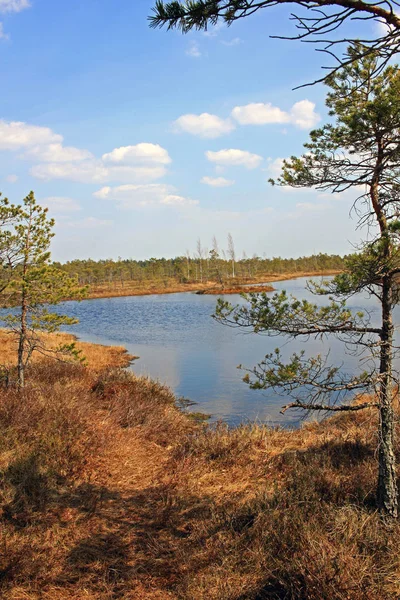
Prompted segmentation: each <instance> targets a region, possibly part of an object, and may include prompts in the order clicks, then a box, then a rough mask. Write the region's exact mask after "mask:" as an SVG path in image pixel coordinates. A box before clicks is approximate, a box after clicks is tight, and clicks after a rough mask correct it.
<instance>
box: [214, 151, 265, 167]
mask: <svg viewBox="0 0 400 600" xmlns="http://www.w3.org/2000/svg"><path fill="white" fill-rule="evenodd" d="M206 157H207V159H208V160H209V161H210V162H213V163H216V164H217V165H220V166H224V167H225V166H226V167H232V166H234V167H237V166H241V167H245V168H246V169H256V168H257V167H258V166H260V164H261V161H262V156H259V155H258V154H251V153H250V152H247V151H246V150H237V149H235V148H230V149H226V150H219V151H218V152H212V151H211V150H208V151H207V152H206Z"/></svg>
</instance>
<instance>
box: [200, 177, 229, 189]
mask: <svg viewBox="0 0 400 600" xmlns="http://www.w3.org/2000/svg"><path fill="white" fill-rule="evenodd" d="M201 183H205V184H206V185H211V186H212V187H228V186H230V185H233V184H234V183H235V182H234V181H233V179H225V177H208V176H204V177H203V178H202V179H201Z"/></svg>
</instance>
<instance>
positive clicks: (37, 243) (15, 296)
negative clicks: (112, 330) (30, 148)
mask: <svg viewBox="0 0 400 600" xmlns="http://www.w3.org/2000/svg"><path fill="white" fill-rule="evenodd" d="M53 227H54V220H53V219H49V218H48V215H47V208H43V207H41V206H40V205H38V204H37V202H36V200H35V196H34V193H33V192H30V194H29V195H28V196H27V197H26V198H25V199H24V201H23V206H22V207H20V208H19V209H18V210H17V212H16V219H15V223H14V224H13V228H12V229H11V230H10V231H9V236H8V241H9V242H10V241H12V244H11V246H10V247H12V248H13V250H12V251H13V261H12V265H11V272H12V280H11V282H10V283H9V284H8V297H7V298H8V303H9V304H11V305H12V306H14V307H18V308H17V309H16V310H13V311H12V313H10V314H8V315H7V316H5V317H3V321H4V322H5V324H6V326H7V327H9V328H10V329H11V330H12V331H13V332H14V334H15V336H16V339H17V342H18V359H17V373H18V387H19V388H23V387H24V386H25V371H26V367H27V365H28V364H29V361H30V359H31V356H32V354H33V352H39V353H41V354H43V355H46V356H53V357H56V358H65V357H74V358H79V352H78V351H77V350H76V348H75V344H73V343H72V344H65V345H60V346H59V347H58V348H55V349H51V348H49V347H48V346H47V345H46V343H45V341H44V339H43V336H42V335H40V334H41V333H42V332H47V333H54V332H56V331H59V329H60V328H61V327H62V326H64V325H72V324H74V323H77V320H76V319H74V318H71V317H68V316H67V315H63V314H59V313H57V312H54V311H53V310H52V306H54V305H56V304H58V303H59V302H61V301H62V300H65V299H72V298H76V299H79V298H82V296H83V294H84V292H85V290H84V289H83V288H78V286H77V282H76V280H75V279H74V278H72V277H70V276H69V275H68V274H67V273H65V272H64V271H62V270H60V269H58V268H56V267H55V266H53V265H52V264H51V261H50V251H49V247H50V242H51V239H52V238H53V236H54V233H53V231H52V230H53ZM6 241H7V238H6V239H5V242H6Z"/></svg>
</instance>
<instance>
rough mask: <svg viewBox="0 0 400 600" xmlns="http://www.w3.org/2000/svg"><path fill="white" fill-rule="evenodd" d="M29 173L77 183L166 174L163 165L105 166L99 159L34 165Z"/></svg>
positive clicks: (150, 178) (145, 178)
mask: <svg viewBox="0 0 400 600" xmlns="http://www.w3.org/2000/svg"><path fill="white" fill-rule="evenodd" d="M30 174H31V175H33V177H36V178H37V179H43V180H50V179H68V180H70V181H77V182H79V183H108V182H121V181H122V182H132V181H134V182H137V183H139V182H147V181H154V180H155V179H160V177H163V176H164V175H165V174H166V169H165V167H164V166H162V165H161V166H157V165H155V166H145V165H143V166H137V167H136V166H107V165H105V164H104V163H103V162H102V161H101V160H89V161H83V162H80V163H79V162H78V163H72V162H69V163H47V164H39V165H34V166H33V167H32V168H31V169H30Z"/></svg>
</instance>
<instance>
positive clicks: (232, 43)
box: [221, 37, 243, 46]
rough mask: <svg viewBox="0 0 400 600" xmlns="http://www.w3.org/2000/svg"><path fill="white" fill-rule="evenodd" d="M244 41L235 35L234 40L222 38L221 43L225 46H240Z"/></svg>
mask: <svg viewBox="0 0 400 600" xmlns="http://www.w3.org/2000/svg"><path fill="white" fill-rule="evenodd" d="M242 41H243V40H241V39H240V38H239V37H235V38H233V39H232V40H221V44H223V45H224V46H238V45H239V44H241V43H242Z"/></svg>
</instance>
